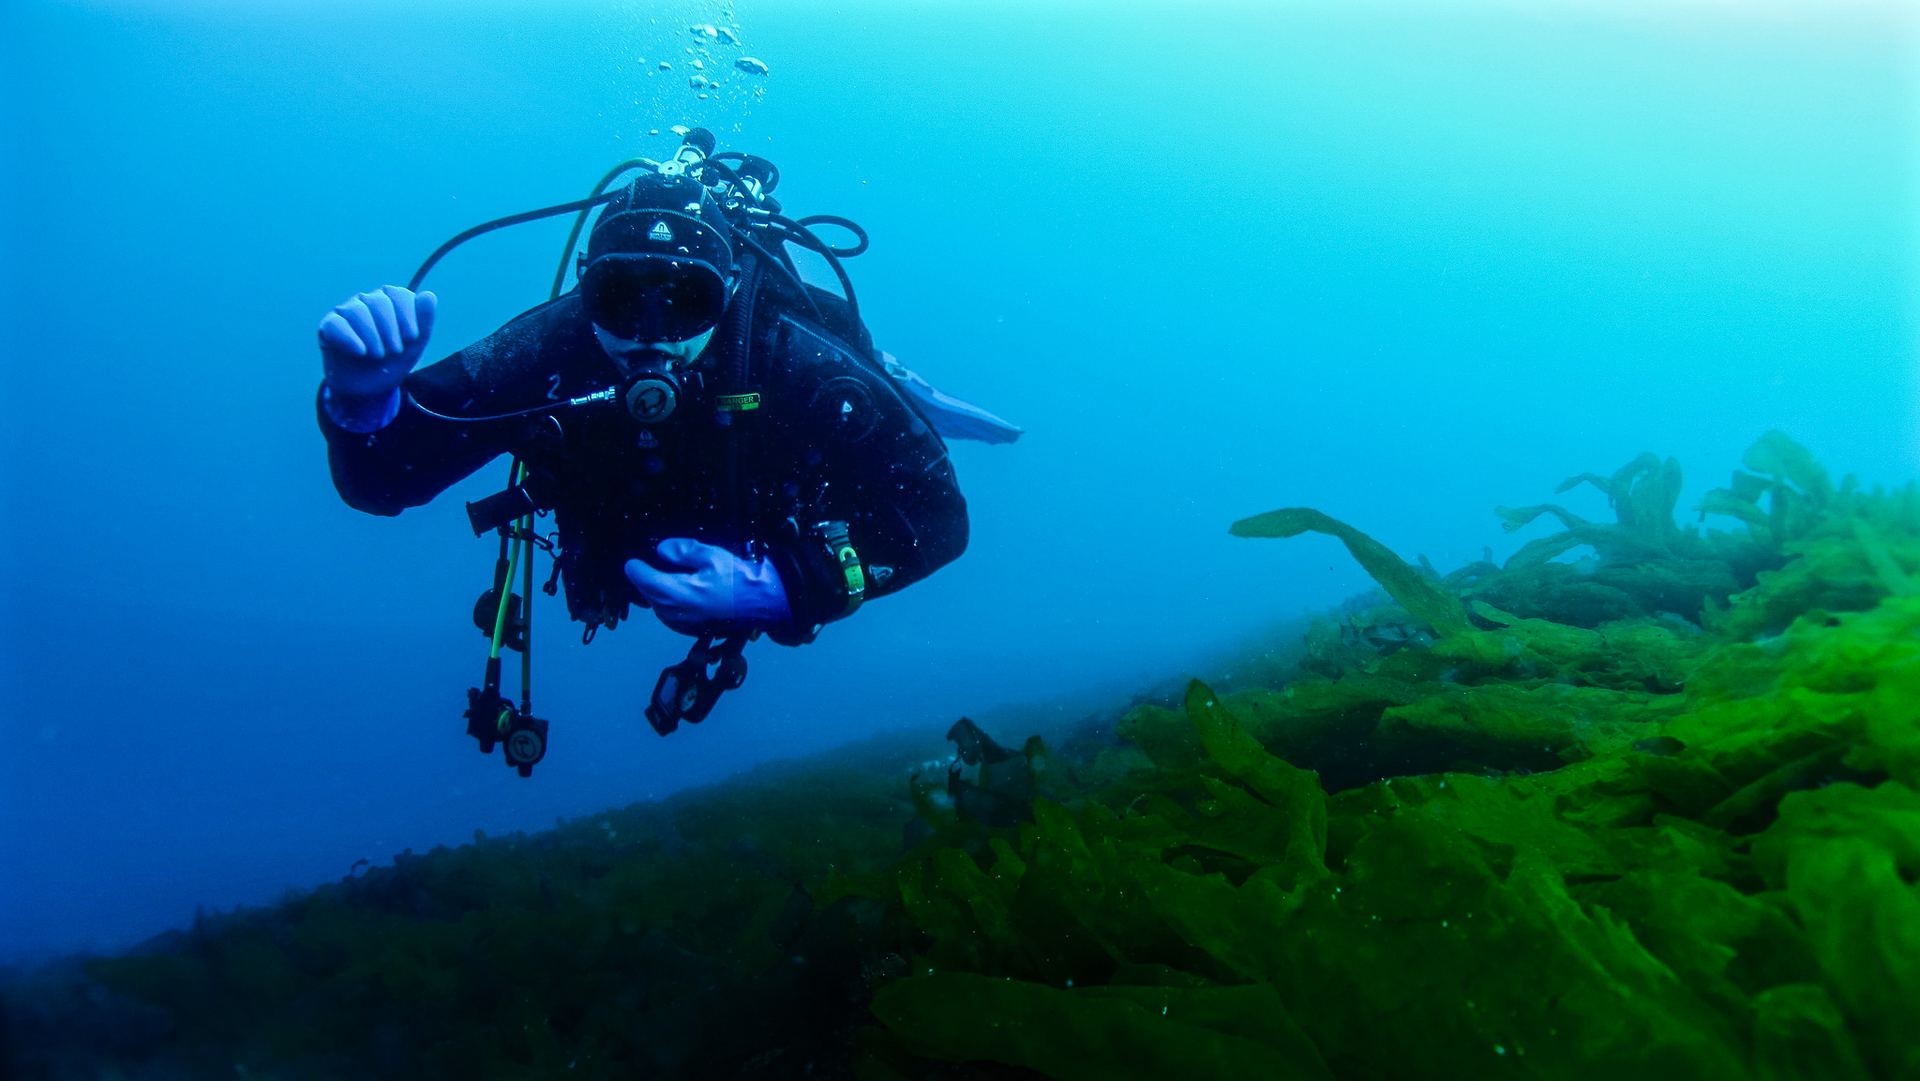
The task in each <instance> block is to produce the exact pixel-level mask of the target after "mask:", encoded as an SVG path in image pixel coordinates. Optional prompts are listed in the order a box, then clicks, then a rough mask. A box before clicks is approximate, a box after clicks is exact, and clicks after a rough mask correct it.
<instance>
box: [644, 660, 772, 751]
mask: <svg viewBox="0 0 1920 1081" xmlns="http://www.w3.org/2000/svg"><path fill="white" fill-rule="evenodd" d="M750 637H751V636H750V635H738V636H736V637H733V638H727V639H723V640H722V641H721V642H720V643H719V644H718V645H715V644H714V641H713V636H712V635H705V636H703V637H701V639H700V640H699V641H697V642H695V643H694V644H693V648H692V649H689V650H688V651H687V659H686V660H684V661H681V662H680V663H679V664H675V665H670V666H668V667H667V668H664V669H662V670H661V672H660V680H659V682H657V683H655V684H654V685H653V698H652V700H651V701H649V702H648V703H647V723H648V724H650V725H652V726H653V730H654V731H655V732H658V733H660V734H661V735H663V736H665V735H669V734H671V733H672V732H673V730H674V729H676V728H678V727H680V722H681V721H685V722H687V723H688V724H699V723H700V722H701V721H704V720H706V719H707V714H709V713H711V712H713V706H714V703H716V702H718V701H720V696H721V695H722V694H725V693H726V692H728V691H731V690H735V689H736V688H738V687H739V686H740V685H741V684H742V683H745V682H746V681H747V659H746V658H745V657H743V656H741V655H740V654H741V650H743V649H745V648H746V646H747V641H748V639H749V638H750ZM709 668H711V669H712V671H711V672H709V671H708V669H709Z"/></svg>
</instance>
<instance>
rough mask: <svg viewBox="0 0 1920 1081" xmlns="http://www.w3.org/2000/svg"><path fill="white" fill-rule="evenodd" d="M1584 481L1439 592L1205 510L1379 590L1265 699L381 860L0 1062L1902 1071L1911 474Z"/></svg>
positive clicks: (1312, 638) (1919, 514) (758, 1073)
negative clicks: (1595, 502) (1578, 505)
mask: <svg viewBox="0 0 1920 1081" xmlns="http://www.w3.org/2000/svg"><path fill="white" fill-rule="evenodd" d="M1583 485H1584V486H1592V487H1597V488H1599V489H1600V490H1601V491H1603V492H1605V493H1606V495H1607V496H1608V497H1609V499H1610V501H1611V502H1612V504H1613V518H1614V521H1612V522H1597V521H1593V520H1589V519H1584V518H1579V517H1577V516H1574V515H1571V514H1570V513H1567V512H1565V511H1564V509H1556V508H1549V507H1544V506H1543V507H1539V508H1526V509H1524V510H1519V511H1509V512H1506V513H1505V515H1504V519H1505V520H1506V521H1510V522H1511V521H1518V520H1520V519H1522V518H1528V519H1529V520H1531V521H1553V522H1557V523H1559V525H1560V526H1561V529H1560V530H1559V532H1557V533H1555V534H1553V535H1552V536H1550V537H1548V538H1544V539H1543V540H1542V541H1535V542H1532V543H1530V544H1528V545H1526V546H1523V547H1522V548H1521V549H1520V552H1519V553H1517V554H1516V555H1515V557H1514V558H1512V559H1509V560H1507V561H1506V563H1505V564H1504V565H1496V564H1495V563H1494V562H1493V561H1492V559H1491V558H1488V559H1484V560H1480V561H1477V562H1476V563H1474V564H1472V565H1470V566H1469V567H1466V568H1461V569H1459V570H1456V571H1454V572H1452V573H1442V572H1441V571H1440V570H1438V569H1437V568H1433V567H1431V566H1428V565H1426V564H1425V563H1424V561H1421V562H1417V563H1409V562H1407V561H1405V560H1402V559H1401V558H1400V557H1398V556H1396V555H1395V554H1393V553H1392V552H1391V551H1389V550H1387V549H1386V548H1385V547H1384V546H1382V545H1380V544H1379V543H1378V542H1376V541H1374V540H1373V539H1372V538H1370V537H1368V536H1367V535H1366V534H1365V533H1363V532H1361V531H1360V530H1358V529H1355V528H1353V527H1352V526H1349V525H1347V524H1345V523H1341V522H1338V521H1336V520H1335V519H1333V518H1330V517H1328V516H1326V515H1324V514H1321V513H1319V512H1316V511H1307V510H1289V511H1282V512H1275V513H1272V514H1265V515H1259V516H1256V517H1253V518H1249V519H1246V520H1244V521H1242V522H1241V523H1238V524H1237V525H1236V526H1235V531H1236V532H1238V533H1241V534H1242V535H1247V536H1276V537H1277V536H1294V535H1297V534H1298V533H1300V532H1303V531H1318V532H1322V533H1326V534H1329V535H1332V536H1335V537H1337V538H1338V539H1340V541H1341V542H1342V543H1343V544H1345V545H1346V546H1347V548H1348V550H1349V551H1351V552H1352V553H1353V554H1354V556H1355V558H1356V559H1358V560H1359V561H1360V563H1361V564H1362V566H1364V567H1365V568H1366V569H1367V570H1368V572H1369V573H1371V574H1372V575H1373V576H1374V577H1375V579H1376V580H1377V581H1378V582H1379V583H1380V585H1381V587H1382V589H1383V590H1384V592H1385V597H1384V598H1375V599H1370V600H1369V601H1368V602H1367V603H1365V604H1363V605H1357V606H1353V607H1350V608H1349V609H1347V610H1344V611H1342V612H1340V613H1337V614H1335V615H1333V616H1330V617H1329V618H1327V619H1326V620H1325V621H1323V622H1322V623H1321V624H1320V625H1318V626H1316V627H1315V628H1314V629H1313V630H1311V631H1310V632H1308V634H1307V641H1306V643H1305V647H1304V649H1303V650H1300V651H1297V652H1290V651H1289V650H1290V649H1291V647H1289V646H1281V645H1276V646H1275V647H1274V652H1275V653H1276V655H1284V656H1287V657H1289V658H1296V657H1297V658H1298V661H1297V664H1295V665H1293V667H1292V668H1291V669H1290V670H1288V671H1287V672H1285V673H1284V674H1283V677H1282V678H1276V679H1273V680H1272V683H1271V685H1270V686H1264V687H1262V686H1254V685H1252V684H1250V683H1247V682H1244V681H1242V682H1240V683H1238V684H1237V685H1236V689H1235V690H1234V691H1233V692H1232V693H1225V694H1222V693H1216V692H1215V689H1214V688H1215V687H1223V686H1224V683H1222V682H1215V683H1212V684H1209V683H1204V682H1200V681H1192V682H1189V683H1187V684H1186V686H1185V692H1184V694H1174V695H1171V696H1168V695H1162V694H1159V693H1155V694H1153V695H1149V696H1146V697H1145V698H1143V699H1141V700H1140V701H1139V702H1138V704H1136V705H1134V706H1133V707H1132V708H1130V709H1126V710H1125V712H1124V716H1121V717H1118V718H1114V717H1101V718H1098V719H1097V720H1096V721H1095V722H1093V723H1089V724H1087V725H1085V726H1084V727H1083V728H1081V729H1079V730H1075V731H1068V732H1060V731H1052V730H1050V731H1048V733H1047V738H1046V741H1045V742H1042V741H1041V740H1040V739H1038V738H1033V739H1029V740H1027V741H1025V742H1024V743H1023V744H1022V745H1021V749H1020V750H1014V749H1013V744H1012V742H1011V741H1009V743H1007V744H1005V745H1003V744H1000V743H998V742H996V741H994V740H993V739H992V738H991V737H989V736H988V735H987V734H986V732H985V731H984V730H983V729H982V728H981V726H978V725H974V724H973V723H972V722H970V721H968V722H964V723H957V724H955V725H954V726H953V728H952V729H951V730H950V731H949V733H948V735H949V738H950V739H951V740H952V741H953V744H954V746H955V748H956V749H957V752H958V753H957V754H956V755H955V757H954V760H953V761H952V762H951V763H950V764H948V766H947V768H946V770H945V771H944V775H942V773H941V772H940V771H939V770H935V769H925V768H923V767H922V766H921V765H919V764H920V763H924V762H925V760H926V755H927V750H926V747H925V746H924V745H922V744H919V743H915V744H914V745H913V746H912V747H911V748H898V747H897V748H893V749H890V750H888V751H886V752H885V753H882V752H880V751H875V750H869V751H866V752H861V753H859V754H854V753H850V752H842V753H840V754H838V755H836V756H834V757H833V758H832V759H829V760H823V761H821V762H816V763H801V764H797V765H793V766H788V767H783V768H782V769H780V770H776V771H762V772H761V773H759V774H758V775H756V776H754V777H750V778H748V779H746V780H743V781H738V782H734V783H730V784H727V785H722V786H718V787H716V788H713V789H710V790H706V791H703V792H697V793H688V794H686V795H683V796H680V797H677V798H676V799H674V800H672V801H668V802H667V803H664V804H659V805H652V806H645V807H638V808H631V809H628V810H625V811H619V812H612V813H609V814H606V815H601V816H595V818H594V819H593V820H591V821H587V822H578V823H571V824H568V825H566V826H565V827H563V828H561V829H557V830H555V831H553V832H551V833H548V834H542V835H539V836H537V837H521V836H516V837H512V838H503V839H493V840H478V839H477V840H476V843H475V844H473V845H470V846H463V847H461V848H459V849H452V850H443V851H435V852H433V853H429V854H427V855H424V856H418V857H413V856H409V857H406V858H403V859H401V860H398V861H396V862H395V864H394V865H393V866H392V867H383V868H375V869H373V870H370V871H368V872H367V873H365V874H355V875H353V876H351V879H350V881H346V882H342V883H340V884H339V885H337V886H334V887H329V888H327V889H323V890H319V891H315V892H314V893H312V894H309V895H306V896H303V897H297V898H292V899H290V900H288V901H287V902H286V903H284V904H282V905H280V906H277V907H275V908H272V909H266V910H259V911H255V912H251V913H242V914H237V915H234V916H228V917H219V918H210V919H208V920H206V921H204V922H203V924H202V925H201V926H199V927H197V928H196V929H195V930H193V931H192V932H189V933H184V934H181V935H178V936H174V937H172V938H169V939H166V940H162V941H159V942H156V943H153V944H151V945H149V946H148V947H147V948H145V949H143V950H141V951H138V952H136V953H134V954H131V955H128V956H123V957H117V958H106V959H99V960H95V961H92V962H90V963H89V964H88V966H87V968H88V971H89V972H90V974H91V975H90V982H89V983H88V985H87V986H86V987H85V988H84V990H83V991H72V992H71V993H70V994H68V995H66V996H64V997H63V996H50V997H42V998H38V999H31V1000H29V999H26V998H22V997H17V996H19V995H25V994H27V992H24V991H22V992H18V993H17V995H14V996H13V997H10V998H9V999H8V1001H7V1003H6V1006H7V1008H6V1010H5V1014H6V1016H8V1017H9V1018H11V1019H12V1020H11V1021H10V1022H9V1024H10V1025H12V1026H14V1028H15V1031H14V1032H12V1033H10V1034H9V1035H8V1037H7V1041H6V1046H7V1047H9V1048H23V1047H31V1048H34V1049H35V1051H34V1053H35V1054H50V1053H51V1052H49V1051H47V1050H46V1049H48V1048H52V1047H54V1046H56V1041H54V1040H53V1039H52V1038H51V1037H50V1036H49V1035H48V1032H49V1029H48V1027H47V1024H48V1023H47V1020H46V1019H47V1018H48V1017H49V1016H50V1015H49V1014H48V1011H49V1010H50V1009H52V1007H50V1006H48V1005H47V1003H50V1002H61V1003H69V1004H74V1005H72V1007H71V1009H70V1010H69V1015H72V1016H81V1015H84V1017H86V1018H90V1020H88V1021H86V1022H85V1023H84V1024H83V1023H81V1022H72V1023H71V1027H70V1029H69V1030H68V1031H69V1037H68V1038H69V1039H70V1040H72V1041H74V1042H76V1043H78V1044H79V1046H80V1047H81V1051H80V1052H79V1054H80V1055H81V1056H82V1057H81V1058H80V1059H79V1060H78V1061H81V1062H84V1063H86V1064H87V1065H88V1066H93V1067H97V1066H98V1064H99V1063H101V1062H105V1063H108V1064H117V1065H120V1066H127V1065H133V1064H137V1065H141V1066H150V1065H152V1064H154V1063H158V1064H160V1066H161V1067H163V1068H164V1067H170V1068H172V1069H173V1070H174V1073H175V1074H177V1075H180V1076H195V1075H201V1074H205V1075H212V1074H213V1073H215V1072H218V1073H222V1074H232V1073H234V1072H235V1068H236V1065H237V1066H238V1067H239V1068H240V1071H241V1072H243V1073H245V1074H246V1075H248V1076H274V1077H289V1078H300V1077H334V1076H392V1077H453V1076H461V1077H471V1076H527V1077H532V1076H582V1077H625V1076H661V1077H768V1076H801V1075H808V1076H818V1077H829V1078H851V1077H858V1078H867V1079H874V1081H879V1079H889V1078H942V1079H946V1078H975V1077H1055V1078H1081V1077H1099V1078H1102V1079H1103V1081H1112V1079H1125V1078H1156V1079H1157V1078H1164V1077H1170V1076H1189V1075H1191V1076H1207V1077H1262V1078H1265V1077H1282V1078H1286V1077H1300V1078H1323V1077H1341V1078H1346V1077H1352V1078H1361V1077H1376V1076H1381V1077H1395V1078H1452V1077H1459V1076H1475V1077H1489V1078H1501V1077H1515V1078H1520V1077H1575V1076H1577V1077H1588V1076H1612V1075H1615V1074H1626V1075H1634V1076H1644V1077H1688V1078H1748V1077H1757V1078H1768V1079H1780V1081H1786V1079H1796V1078H1870V1077H1906V1076H1920V1040H1916V1039H1915V1038H1914V1035H1913V1034H1914V1033H1915V1032H1916V1031H1920V885H1917V883H1920V588H1917V585H1920V492H1916V489H1915V488H1914V487H1912V486H1909V487H1907V488H1904V489H1901V490H1899V491H1894V492H1884V491H1864V490H1862V489H1860V488H1859V487H1858V486H1857V485H1854V484H1853V483H1851V482H1850V481H1848V480H1841V481H1839V482H1834V481H1832V480H1831V479H1829V478H1828V476H1827V474H1826V472H1825V471H1824V470H1822V469H1821V468H1820V467H1819V466H1818V464H1817V463H1816V462H1814V460H1813V459H1812V457H1811V455H1809V454H1807V453H1806V452H1805V451H1804V449H1803V448H1799V447H1798V445H1797V444H1794V443H1792V442H1791V441H1790V440H1787V439H1786V438H1785V437H1784V436H1780V435H1778V434H1775V433H1770V434H1769V435H1767V436H1766V437H1763V439H1762V440H1761V441H1760V442H1759V443H1757V444H1756V445H1755V448H1754V449H1753V450H1752V451H1750V452H1749V453H1748V455H1747V456H1746V457H1745V458H1744V459H1743V469H1742V470H1741V471H1739V472H1737V473H1735V474H1734V477H1733V479H1732V481H1731V482H1730V484H1729V485H1728V486H1727V487H1726V488H1724V489H1717V490H1716V491H1715V492H1714V493H1713V494H1710V495H1709V496H1708V497H1707V499H1706V500H1705V501H1704V503H1703V507H1702V511H1703V514H1704V515H1707V516H1711V517H1712V518H1713V519H1714V520H1715V521H1716V522H1727V523H1731V528H1729V529H1727V530H1718V529H1708V528H1705V526H1706V524H1707V523H1706V522H1705V521H1700V522H1696V523H1694V524H1692V525H1682V524H1680V523H1679V522H1678V521H1676V519H1675V513H1676V511H1677V509H1678V507H1677V502H1676V500H1677V493H1678V490H1679V470H1678V467H1677V466H1676V465H1674V464H1673V463H1672V462H1671V461H1670V460H1669V459H1665V458H1660V457H1657V456H1653V455H1644V456H1642V457H1640V458H1637V459H1635V460H1634V461H1633V462H1630V463H1628V465H1627V466H1626V467H1623V468H1622V469H1620V470H1616V471H1615V472H1613V473H1610V474H1598V473H1595V474H1582V475H1580V476H1578V477H1575V478H1571V479H1570V481H1569V484H1568V485H1565V486H1563V489H1564V488H1566V487H1570V486H1583ZM1115 712H1119V710H1116V711H1115ZM993 728H994V730H995V731H997V732H999V733H1000V734H1002V735H1006V734H1009V732H1010V731H1022V729H1017V728H1015V729H1008V728H1007V727H1006V724H1005V722H1003V721H999V720H996V721H995V722H994V724H993ZM1031 730H1032V729H1025V731H1031ZM927 735H928V736H929V737H931V736H932V735H933V733H928V734H927ZM927 742H929V743H931V742H933V741H932V740H931V739H928V741H927ZM23 1019H25V1020H24V1021H23ZM28 1021H31V1022H32V1024H31V1025H30V1027H29V1028H27V1029H24V1030H22V1029H20V1028H19V1026H20V1025H21V1024H23V1023H26V1022H28ZM88 1026H91V1027H88ZM109 1034H111V1035H109ZM14 1053H15V1054H18V1053H19V1052H14ZM87 1056H91V1057H87ZM22 1072H23V1073H30V1072H31V1071H22ZM41 1072H43V1073H54V1072H55V1071H53V1070H52V1069H46V1070H42V1071H41ZM70 1072H74V1073H75V1075H79V1076H99V1075H100V1074H101V1073H102V1071H101V1070H100V1069H98V1068H93V1069H91V1070H88V1069H81V1070H78V1071H70ZM153 1075H155V1076H161V1075H164V1073H163V1072H154V1074H153Z"/></svg>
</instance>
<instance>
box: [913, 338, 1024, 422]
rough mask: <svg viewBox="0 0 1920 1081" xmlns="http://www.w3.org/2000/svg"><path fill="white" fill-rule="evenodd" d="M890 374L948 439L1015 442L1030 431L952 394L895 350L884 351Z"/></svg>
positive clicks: (929, 420)
mask: <svg viewBox="0 0 1920 1081" xmlns="http://www.w3.org/2000/svg"><path fill="white" fill-rule="evenodd" d="M880 362H881V363H882V364H884V365H885V366H886V369H887V374H888V375H890V376H892V377H893V378H894V379H895V380H896V381H898V382H899V384H900V387H901V389H903V390H905V391H906V392H907V394H908V395H909V396H910V397H912V398H913V400H914V403H915V404H917V405H918V406H919V407H920V409H921V410H922V411H923V412H925V413H926V415H927V420H928V422H929V423H931V424H932V425H933V430H934V431H936V432H939V433H940V434H941V435H942V436H943V437H945V438H947V439H972V440H975V441H978V442H981V443H1011V442H1013V441H1014V440H1016V439H1018V438H1020V437H1021V436H1022V435H1024V434H1025V433H1026V429H1025V428H1022V427H1020V426H1019V425H1018V424H1010V423H1008V422H1007V421H1004V420H1001V419H1000V418H999V417H996V416H994V415H993V414H992V413H989V412H987V411H986V410H984V409H982V408H980V407H979V406H977V405H974V404H972V403H971V402H963V401H961V400H960V399H958V398H956V397H954V396H953V395H951V394H948V393H946V392H944V391H942V390H940V389H938V388H937V387H935V386H934V385H933V384H932V383H929V382H927V381H926V380H925V379H922V378H920V376H919V375H917V374H916V373H914V372H913V371H912V370H910V369H908V368H907V366H906V365H904V364H902V363H900V362H899V361H898V360H896V359H894V356H893V354H892V353H889V352H886V351H884V350H882V351H881V353H880Z"/></svg>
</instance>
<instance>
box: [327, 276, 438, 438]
mask: <svg viewBox="0 0 1920 1081" xmlns="http://www.w3.org/2000/svg"><path fill="white" fill-rule="evenodd" d="M438 304H439V301H438V299H437V298H436V297H435V296H434V295H433V294H432V293H430V292H420V293H415V292H414V291H413V290H411V289H407V288H404V287H402V286H398V285H383V286H381V287H380V288H379V289H378V290H377V291H374V292H369V293H356V294H354V295H353V296H351V297H348V298H347V299H346V300H345V301H343V302H342V303H341V304H339V305H338V306H337V307H335V308H334V309H333V310H332V311H330V312H328V313H327V315H326V317H325V318H323V319H321V320H320V360H321V364H322V366H323V367H324V368H325V370H326V386H325V388H324V389H323V390H322V391H321V403H322V405H323V407H324V408H325V409H326V413H327V417H328V418H329V419H330V420H332V421H333V422H334V423H335V424H338V425H339V426H340V427H342V428H345V429H347V430H348V431H352V432H377V431H379V430H380V429H382V428H384V427H386V426H387V425H388V424H390V423H392V422H393V418H394V416H395V415H396V414H397V413H399V411H400V381H401V380H403V379H405V378H406V377H407V373H408V372H410V371H412V370H413V368H414V365H416V364H418V363H420V357H421V355H422V354H423V353H425V352H426V348H427V339H428V338H429V337H431V336H432V334H433V315H434V311H435V309H436V308H437V307H438Z"/></svg>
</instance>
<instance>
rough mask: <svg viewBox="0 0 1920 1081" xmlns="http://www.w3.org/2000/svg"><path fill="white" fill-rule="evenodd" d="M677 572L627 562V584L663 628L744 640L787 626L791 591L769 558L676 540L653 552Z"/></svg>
mask: <svg viewBox="0 0 1920 1081" xmlns="http://www.w3.org/2000/svg"><path fill="white" fill-rule="evenodd" d="M654 552H655V554H656V555H657V556H658V557H659V561H660V562H661V563H662V564H664V565H665V566H667V567H671V568H675V569H673V570H665V571H663V570H659V569H657V568H655V567H652V566H650V565H648V564H646V563H643V562H641V561H640V560H638V559H629V560H627V568H626V570H627V581H629V582H632V583H633V588H634V589H636V590H638V591H639V592H640V595H641V596H643V597H645V598H647V600H648V601H649V602H650V603H651V604H652V605H653V610H654V612H655V613H656V614H658V615H659V617H660V622H662V623H665V624H666V625H667V626H669V627H671V628H673V629H674V630H676V631H679V632H680V633H681V634H691V635H702V634H744V633H746V632H748V631H752V630H764V629H765V628H768V627H773V626H778V625H780V624H783V623H787V622H789V621H790V620H792V618H793V608H792V607H791V606H790V605H789V604H788V603H787V587H786V586H785V585H783V584H781V582H780V573H779V572H778V571H776V570H775V569H774V567H773V563H772V562H771V561H770V560H768V559H767V558H766V557H765V556H761V557H759V558H756V559H743V558H741V557H740V556H737V555H734V554H733V553H732V552H729V551H727V550H726V549H725V548H720V547H717V546H715V545H711V544H702V543H701V542H699V541H697V540H693V539H692V538H689V537H672V538H669V539H667V540H663V541H661V542H660V544H659V546H658V547H656V548H655V549H654Z"/></svg>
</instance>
